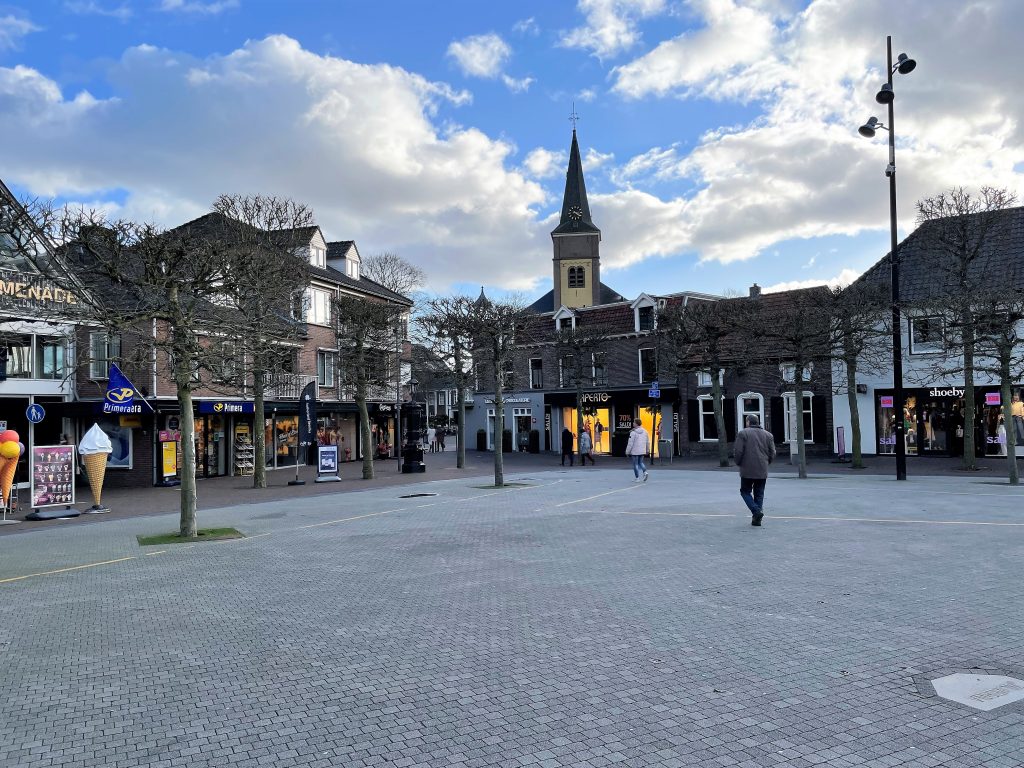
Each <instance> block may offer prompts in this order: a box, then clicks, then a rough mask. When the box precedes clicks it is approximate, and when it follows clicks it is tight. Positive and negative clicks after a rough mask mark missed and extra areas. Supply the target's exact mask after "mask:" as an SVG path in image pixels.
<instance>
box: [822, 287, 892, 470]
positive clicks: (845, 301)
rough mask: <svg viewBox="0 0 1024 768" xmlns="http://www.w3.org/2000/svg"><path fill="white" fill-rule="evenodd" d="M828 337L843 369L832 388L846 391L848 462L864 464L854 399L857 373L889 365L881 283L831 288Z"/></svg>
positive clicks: (884, 293) (885, 300)
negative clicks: (849, 436) (848, 438)
mask: <svg viewBox="0 0 1024 768" xmlns="http://www.w3.org/2000/svg"><path fill="white" fill-rule="evenodd" d="M831 306H832V313H831V341H830V346H831V349H832V359H833V361H834V362H835V363H837V364H838V365H839V366H840V367H841V368H842V369H843V374H844V375H843V377H842V378H839V377H835V378H834V379H833V391H834V392H835V393H836V394H841V393H843V392H845V393H846V396H847V402H848V403H849V407H850V423H851V428H852V431H853V434H852V442H851V453H852V458H851V466H852V467H853V468H854V469H863V468H864V456H863V443H862V436H861V429H860V408H859V404H858V402H857V373H858V372H864V371H870V372H879V373H881V372H883V371H885V370H888V367H889V366H890V365H892V360H891V358H890V357H889V354H890V353H891V348H889V347H887V346H886V342H887V340H888V339H889V338H890V335H889V334H891V333H892V329H891V328H890V327H889V316H888V314H887V312H886V309H887V308H888V307H889V298H888V291H887V290H886V288H885V287H884V286H881V285H868V284H864V283H854V284H853V285H850V286H846V287H840V288H835V289H833V291H832V302H831Z"/></svg>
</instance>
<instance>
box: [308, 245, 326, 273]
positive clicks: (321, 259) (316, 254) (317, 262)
mask: <svg viewBox="0 0 1024 768" xmlns="http://www.w3.org/2000/svg"><path fill="white" fill-rule="evenodd" d="M309 263H310V264H312V265H313V266H314V267H320V268H321V269H324V268H325V267H326V266H327V250H326V249H325V248H317V247H316V246H315V245H313V246H310V249H309Z"/></svg>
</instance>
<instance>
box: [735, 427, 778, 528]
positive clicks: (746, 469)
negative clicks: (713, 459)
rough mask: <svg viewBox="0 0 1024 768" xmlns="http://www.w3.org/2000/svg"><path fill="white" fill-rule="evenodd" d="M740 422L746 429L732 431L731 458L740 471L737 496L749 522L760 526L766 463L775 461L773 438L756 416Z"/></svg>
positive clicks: (766, 470) (762, 515) (762, 514)
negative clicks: (744, 504) (745, 510)
mask: <svg viewBox="0 0 1024 768" xmlns="http://www.w3.org/2000/svg"><path fill="white" fill-rule="evenodd" d="M744 423H745V424H746V425H747V426H746V428H744V429H741V430H740V431H739V432H738V433H737V434H736V444H735V445H734V447H733V458H734V459H735V460H736V466H737V468H739V471H740V496H742V497H743V501H744V502H745V503H746V505H747V509H749V510H750V514H751V519H750V524H751V525H761V518H763V517H764V486H765V483H767V482H768V465H769V464H771V463H772V462H773V461H774V460H775V438H774V437H773V436H772V433H771V432H766V431H765V430H763V429H761V421H760V419H758V418H757V416H747V418H746V421H745V422H744ZM751 492H753V493H751Z"/></svg>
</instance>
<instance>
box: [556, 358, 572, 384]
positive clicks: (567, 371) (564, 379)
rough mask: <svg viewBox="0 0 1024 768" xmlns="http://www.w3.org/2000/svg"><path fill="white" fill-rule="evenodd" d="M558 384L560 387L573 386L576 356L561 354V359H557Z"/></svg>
mask: <svg viewBox="0 0 1024 768" xmlns="http://www.w3.org/2000/svg"><path fill="white" fill-rule="evenodd" d="M558 380H559V386H562V387H575V386H576V358H575V356H573V355H562V359H561V360H559V371H558Z"/></svg>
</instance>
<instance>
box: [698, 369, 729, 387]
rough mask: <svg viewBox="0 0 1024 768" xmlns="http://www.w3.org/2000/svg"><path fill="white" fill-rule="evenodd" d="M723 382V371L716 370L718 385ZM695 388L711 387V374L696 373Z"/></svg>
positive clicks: (705, 372)
mask: <svg viewBox="0 0 1024 768" xmlns="http://www.w3.org/2000/svg"><path fill="white" fill-rule="evenodd" d="M723 381H725V369H724V368H719V369H718V383H719V384H722V382H723ZM697 386H698V387H710V386H711V373H710V372H708V371H697Z"/></svg>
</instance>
